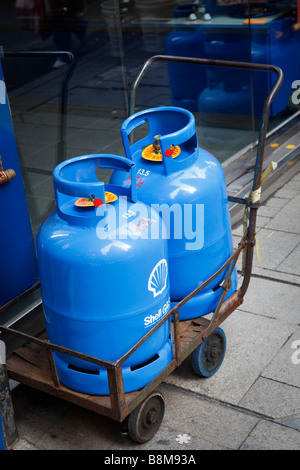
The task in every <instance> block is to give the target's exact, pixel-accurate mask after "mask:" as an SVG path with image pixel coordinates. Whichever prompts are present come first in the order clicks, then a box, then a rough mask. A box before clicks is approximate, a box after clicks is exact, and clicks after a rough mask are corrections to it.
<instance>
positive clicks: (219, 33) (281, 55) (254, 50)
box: [166, 5, 300, 116]
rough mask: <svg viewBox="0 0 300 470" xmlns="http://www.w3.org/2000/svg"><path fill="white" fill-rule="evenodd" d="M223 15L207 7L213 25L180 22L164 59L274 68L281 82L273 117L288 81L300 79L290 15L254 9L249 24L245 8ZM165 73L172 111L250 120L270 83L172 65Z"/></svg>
mask: <svg viewBox="0 0 300 470" xmlns="http://www.w3.org/2000/svg"><path fill="white" fill-rule="evenodd" d="M224 10H225V7H224V8H221V9H218V7H217V6H216V5H214V6H212V7H210V6H208V11H210V12H211V14H210V18H211V19H209V20H207V21H204V20H203V19H201V20H196V21H190V20H188V21H187V17H183V18H182V24H177V26H176V28H175V29H174V31H172V32H171V33H170V34H169V35H168V37H167V40H166V53H167V54H170V55H183V56H193V57H207V58H211V59H221V60H237V61H243V62H256V63H265V64H272V65H278V66H279V67H281V68H282V69H283V72H284V77H285V78H284V83H283V86H282V88H281V90H280V91H279V93H278V96H277V97H276V98H275V100H274V103H273V105H272V109H271V115H275V114H277V113H278V112H280V111H282V110H284V108H285V107H286V105H287V103H288V100H289V96H290V94H291V84H292V81H293V80H294V78H295V77H296V76H299V75H300V62H299V60H295V58H297V56H298V54H299V52H298V51H299V45H300V34H299V33H294V32H293V31H292V29H291V27H292V25H293V24H294V23H295V20H294V19H293V11H292V9H291V8H288V9H282V10H278V9H276V8H275V7H271V8H268V9H266V8H264V7H263V6H257V7H255V8H252V10H251V17H250V18H249V14H248V10H247V5H240V6H237V5H235V6H234V8H230V11H229V13H227V14H226V15H225V14H224ZM184 11H185V12H186V11H188V10H187V7H185V8H184ZM206 11H207V10H206ZM169 70H170V85H171V89H172V95H173V103H174V105H178V106H184V107H187V108H188V109H190V110H193V111H197V110H199V111H200V112H204V113H205V112H208V113H218V114H227V113H229V114H238V115H251V112H252V101H253V106H254V114H255V115H256V116H257V115H260V114H261V110H262V103H263V100H264V98H265V97H266V95H267V92H268V90H269V89H270V83H271V82H272V80H273V77H270V76H262V74H260V73H259V72H258V73H255V74H254V75H253V82H252V80H251V75H250V73H249V72H245V71H238V72H232V71H230V70H225V69H223V70H216V69H213V70H212V69H211V70H210V69H208V70H203V69H200V68H197V69H196V68H195V67H193V66H192V67H191V66H188V65H186V66H185V68H183V67H182V66H181V65H180V66H177V65H176V64H172V65H170V69H169ZM252 91H253V96H252Z"/></svg>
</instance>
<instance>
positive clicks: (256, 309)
mask: <svg viewBox="0 0 300 470" xmlns="http://www.w3.org/2000/svg"><path fill="white" fill-rule="evenodd" d="M299 302H300V290H299V286H294V285H290V284H285V283H282V282H278V281H273V280H267V279H262V278H260V277H256V276H252V278H251V280H250V285H249V288H248V290H247V292H246V295H245V297H244V302H243V304H242V306H241V307H240V309H241V310H243V311H247V312H251V313H256V314H258V315H263V316H266V317H270V318H276V319H277V320H280V323H279V324H278V328H281V327H282V328H283V327H284V325H286V324H291V325H298V324H299V321H300V317H299Z"/></svg>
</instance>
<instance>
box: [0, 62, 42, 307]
mask: <svg viewBox="0 0 300 470" xmlns="http://www.w3.org/2000/svg"><path fill="white" fill-rule="evenodd" d="M0 155H1V160H2V164H3V169H4V170H7V169H13V170H14V171H15V173H16V176H15V178H14V179H12V180H11V181H9V182H7V183H4V184H0V214H1V231H0V247H1V263H0V307H1V306H3V305H5V304H6V303H7V302H9V301H11V300H13V299H14V298H15V297H16V296H17V295H19V294H21V293H22V292H23V291H25V290H26V289H28V288H30V287H31V286H32V285H34V284H35V283H36V282H37V281H38V268H37V259H36V252H35V246H34V240H33V234H32V229H31V223H30V218H29V213H28V207H27V202H26V196H25V190H24V185H23V179H22V174H21V168H20V162H19V157H18V152H17V146H16V141H15V136H14V131H13V125H12V117H11V113H10V107H9V102H8V96H7V93H6V88H5V82H4V77H3V73H2V68H1V64H0Z"/></svg>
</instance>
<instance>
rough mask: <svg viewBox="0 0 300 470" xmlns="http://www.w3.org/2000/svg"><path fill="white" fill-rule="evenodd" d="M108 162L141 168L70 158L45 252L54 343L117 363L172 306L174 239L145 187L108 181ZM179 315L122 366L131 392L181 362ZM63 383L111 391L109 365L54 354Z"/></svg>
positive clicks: (43, 235) (42, 238) (43, 236)
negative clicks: (102, 174) (175, 354)
mask: <svg viewBox="0 0 300 470" xmlns="http://www.w3.org/2000/svg"><path fill="white" fill-rule="evenodd" d="M99 167H100V168H109V169H114V170H116V169H118V170H119V171H120V172H124V173H125V174H126V175H127V177H128V176H131V178H132V179H133V180H134V179H135V165H134V163H133V162H132V161H129V160H128V159H126V158H123V157H119V156H115V155H86V156H81V157H76V158H73V159H70V160H67V161H65V162H63V163H61V164H60V165H58V166H57V167H56V168H55V170H54V173H53V177H54V189H55V197H56V205H57V209H56V211H55V212H54V213H52V214H51V215H50V216H49V217H48V218H47V219H46V220H45V221H44V223H43V224H42V225H41V227H40V229H39V232H38V236H37V252H38V262H39V269H40V280H41V288H42V300H43V306H44V313H45V320H46V328H47V334H48V337H49V340H50V341H51V342H52V343H54V344H58V345H61V346H64V347H67V348H70V349H72V350H75V351H79V352H82V353H84V354H88V355H90V356H93V357H96V358H99V359H102V360H107V361H113V362H114V361H116V360H117V359H119V358H121V357H122V356H123V355H124V354H126V353H127V352H128V351H129V350H130V349H131V348H132V347H133V346H134V345H135V344H136V343H137V341H138V340H140V339H141V338H142V337H143V336H144V335H145V334H146V333H148V332H149V331H150V329H151V328H152V327H153V326H154V325H155V324H156V323H157V322H158V321H159V320H160V319H161V318H163V316H164V315H165V314H166V313H167V312H168V311H169V309H170V290H169V277H168V263H167V259H168V252H167V242H166V240H165V239H163V238H157V237H156V238H155V237H151V236H150V232H151V229H152V227H157V226H159V227H160V229H161V230H162V231H164V230H165V228H164V225H163V222H162V219H161V218H160V217H159V215H158V214H157V213H154V212H153V213H150V208H148V207H147V206H146V205H145V204H143V203H138V202H136V186H135V185H130V186H129V187H128V188H123V187H119V186H116V185H110V184H104V183H103V182H101V181H99V179H98V178H97V171H98V169H99ZM172 347H173V346H172V338H171V334H170V320H167V321H166V322H165V323H163V324H162V325H161V327H160V328H158V330H157V331H155V332H154V333H153V334H152V335H151V336H150V337H149V338H148V339H147V340H146V342H145V343H143V344H142V345H141V346H140V347H139V348H138V349H137V350H136V351H135V352H133V354H131V355H130V356H129V357H128V359H127V360H126V361H125V362H124V363H123V365H122V373H123V383H124V391H125V392H130V391H134V390H137V389H140V388H142V387H143V386H145V385H146V384H147V383H149V382H150V381H151V380H152V379H153V378H155V377H156V376H157V374H158V373H160V372H161V371H162V370H163V369H164V368H165V367H166V366H167V364H169V363H170V361H171V360H172ZM54 360H55V364H56V367H57V372H58V376H59V379H60V381H61V382H62V383H63V384H64V385H66V386H67V387H69V388H71V389H73V390H76V391H79V392H83V393H89V394H94V395H95V394H96V395H107V394H109V387H108V379H107V370H106V368H102V367H99V366H97V365H95V364H92V363H91V362H88V361H86V360H82V359H77V358H75V357H73V356H71V355H66V354H61V353H57V352H54Z"/></svg>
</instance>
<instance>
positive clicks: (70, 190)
mask: <svg viewBox="0 0 300 470" xmlns="http://www.w3.org/2000/svg"><path fill="white" fill-rule="evenodd" d="M96 165H98V166H99V168H108V169H113V170H124V171H127V172H130V176H131V182H132V181H135V180H136V169H135V164H134V163H133V162H132V161H130V160H129V159H128V158H124V157H121V156H118V155H106V154H104V155H101V154H92V155H83V156H80V157H75V158H71V159H69V160H66V161H64V162H62V163H60V164H59V165H58V166H57V167H56V168H55V169H54V171H53V184H54V190H55V199H56V204H57V206H58V207H59V198H58V194H59V193H61V194H64V195H67V196H78V197H89V198H91V197H92V198H93V199H98V200H102V202H103V203H104V202H105V190H108V191H112V192H116V193H117V194H119V195H124V196H127V197H128V198H129V199H130V200H131V201H132V202H136V200H137V196H136V185H135V184H131V185H130V187H126V188H124V187H122V186H119V185H114V184H104V183H103V182H101V181H99V180H98V178H97V176H96Z"/></svg>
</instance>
